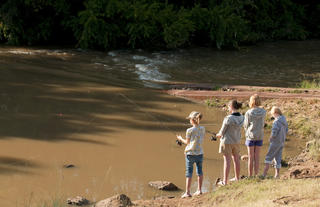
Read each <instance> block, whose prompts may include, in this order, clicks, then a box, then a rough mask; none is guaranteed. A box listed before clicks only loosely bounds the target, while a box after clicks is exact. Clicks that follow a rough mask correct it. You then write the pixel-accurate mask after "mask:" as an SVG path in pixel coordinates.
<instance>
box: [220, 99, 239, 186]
mask: <svg viewBox="0 0 320 207" xmlns="http://www.w3.org/2000/svg"><path fill="white" fill-rule="evenodd" d="M241 106H242V104H241V103H239V102H237V101H236V100H233V101H230V102H229V104H228V110H229V112H230V113H231V114H230V115H228V116H226V117H225V118H224V120H223V124H222V127H221V129H220V131H219V133H218V134H217V137H218V138H221V139H220V147H219V153H222V154H223V159H224V168H223V180H221V181H220V182H219V183H218V184H219V185H226V184H227V183H228V176H229V171H230V163H231V157H232V159H233V164H234V168H235V169H234V172H235V180H239V175H240V160H239V157H240V156H239V152H240V146H239V143H240V139H241V127H242V125H243V121H244V117H243V116H242V115H241V114H240V113H239V112H238V109H240V108H241Z"/></svg>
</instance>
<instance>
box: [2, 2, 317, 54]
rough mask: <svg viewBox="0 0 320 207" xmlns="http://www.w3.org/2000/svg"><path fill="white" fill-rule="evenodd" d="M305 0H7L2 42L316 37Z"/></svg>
mask: <svg viewBox="0 0 320 207" xmlns="http://www.w3.org/2000/svg"><path fill="white" fill-rule="evenodd" d="M319 25H320V2H318V1H313V0H308V1H297V0H261V1H253V0H245V1H243V0H195V1H185V0H183V1H176V0H166V1H163V0H122V1H118V0H59V1H56V0H47V1H43V0H4V1H2V2H1V5H0V42H3V43H9V44H13V45H44V44H71V45H75V46H78V47H81V48H94V49H103V50H108V49H113V48H178V47H185V46H189V45H205V46H212V47H217V48H222V47H234V48H237V47H239V45H240V44H247V43H250V44H252V43H256V42H258V41H270V40H304V39H307V38H319V37H320V26H319Z"/></svg>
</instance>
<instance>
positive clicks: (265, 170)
mask: <svg viewBox="0 0 320 207" xmlns="http://www.w3.org/2000/svg"><path fill="white" fill-rule="evenodd" d="M269 166H270V164H268V163H266V164H265V166H264V170H263V177H265V176H266V175H267V173H268V170H269Z"/></svg>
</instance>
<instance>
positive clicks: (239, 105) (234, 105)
mask: <svg viewBox="0 0 320 207" xmlns="http://www.w3.org/2000/svg"><path fill="white" fill-rule="evenodd" d="M229 104H230V105H231V106H232V108H234V109H237V110H238V109H241V108H242V103H241V102H238V101H237V100H232V101H230V102H229Z"/></svg>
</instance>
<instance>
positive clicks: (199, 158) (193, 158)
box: [186, 155, 203, 178]
mask: <svg viewBox="0 0 320 207" xmlns="http://www.w3.org/2000/svg"><path fill="white" fill-rule="evenodd" d="M202 162H203V155H186V177H187V178H191V177H192V173H193V163H196V167H197V168H196V170H197V175H198V176H200V175H203V172H202Z"/></svg>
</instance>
